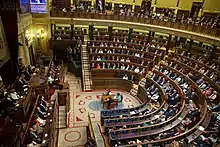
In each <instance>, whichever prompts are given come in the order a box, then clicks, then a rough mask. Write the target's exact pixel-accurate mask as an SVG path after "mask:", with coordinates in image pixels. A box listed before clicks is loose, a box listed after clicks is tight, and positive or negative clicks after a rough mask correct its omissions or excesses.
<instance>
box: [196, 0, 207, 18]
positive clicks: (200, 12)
mask: <svg viewBox="0 0 220 147" xmlns="http://www.w3.org/2000/svg"><path fill="white" fill-rule="evenodd" d="M204 3H205V0H202V7H201V9H200V10H199V14H198V17H197V18H200V17H201V16H202V13H203V8H204Z"/></svg>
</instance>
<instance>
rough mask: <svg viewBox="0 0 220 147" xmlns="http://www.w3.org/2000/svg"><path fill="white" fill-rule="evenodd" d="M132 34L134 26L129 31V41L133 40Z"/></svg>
mask: <svg viewBox="0 0 220 147" xmlns="http://www.w3.org/2000/svg"><path fill="white" fill-rule="evenodd" d="M132 34H133V28H129V32H128V42H130V41H131V39H132Z"/></svg>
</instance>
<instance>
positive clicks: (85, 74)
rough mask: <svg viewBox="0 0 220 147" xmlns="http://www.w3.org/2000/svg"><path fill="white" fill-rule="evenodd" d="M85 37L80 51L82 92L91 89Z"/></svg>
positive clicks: (85, 36)
mask: <svg viewBox="0 0 220 147" xmlns="http://www.w3.org/2000/svg"><path fill="white" fill-rule="evenodd" d="M87 38H88V36H87V35H84V44H83V45H82V49H81V56H82V57H81V59H82V76H83V90H84V91H91V90H92V88H91V86H92V80H91V73H90V64H89V56H88V52H87V45H86V44H87Z"/></svg>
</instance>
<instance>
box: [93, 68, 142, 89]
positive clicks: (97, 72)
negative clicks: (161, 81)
mask: <svg viewBox="0 0 220 147" xmlns="http://www.w3.org/2000/svg"><path fill="white" fill-rule="evenodd" d="M125 74H127V75H128V76H131V77H132V76H133V78H134V79H131V80H132V81H133V82H134V83H136V84H138V83H139V81H140V79H141V78H143V77H144V75H141V74H139V73H136V72H134V71H131V70H120V69H91V77H92V80H93V79H95V78H96V79H97V78H100V79H101V78H116V79H119V78H121V79H122V77H123V76H124V75H125ZM131 84H132V83H131ZM105 87H108V86H107V85H106V86H105ZM105 87H103V88H105ZM97 88H102V85H98V84H94V83H93V89H97ZM103 88H102V89H103ZM121 88H122V87H121ZM122 90H123V89H122ZM130 90H131V89H130Z"/></svg>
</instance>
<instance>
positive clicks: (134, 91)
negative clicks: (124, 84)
mask: <svg viewBox="0 0 220 147" xmlns="http://www.w3.org/2000/svg"><path fill="white" fill-rule="evenodd" d="M137 92H138V85H137V84H133V88H132V89H131V91H130V94H131V95H133V96H137Z"/></svg>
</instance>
